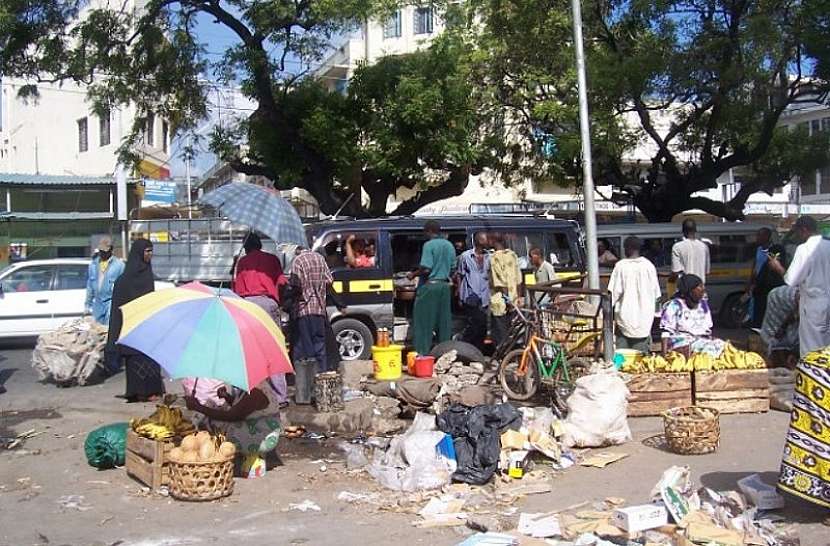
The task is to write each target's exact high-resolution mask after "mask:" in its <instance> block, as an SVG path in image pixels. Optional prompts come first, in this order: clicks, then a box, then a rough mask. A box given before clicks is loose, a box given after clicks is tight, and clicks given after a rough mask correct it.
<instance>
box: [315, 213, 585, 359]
mask: <svg viewBox="0 0 830 546" xmlns="http://www.w3.org/2000/svg"><path fill="white" fill-rule="evenodd" d="M430 219H433V220H437V221H438V222H439V224H440V225H441V231H442V234H443V236H444V237H446V238H447V239H449V241H450V242H452V243H453V245H455V247H456V251H457V254H461V252H463V251H464V250H466V249H468V248H471V246H472V241H473V237H474V236H475V235H476V233H478V232H482V231H483V232H486V233H488V234H491V233H492V234H495V233H498V234H500V235H502V236H503V237H504V239H505V241H506V243H507V247H508V248H510V249H512V250H513V251H515V252H516V254H518V256H519V262H520V264H519V265H520V266H521V267H522V271H523V272H524V274H525V275H524V276H525V282H526V283H527V282H530V283H532V282H533V274H532V270H531V264H530V258H529V253H530V250H531V249H532V248H534V247H539V248H541V249H542V250H543V251H544V253H545V256H547V257H548V259H549V260H550V261H551V262H552V263H553V264H554V267H555V268H556V271H557V273H558V274H560V276H561V277H560V278H563V277H564V278H567V277H568V276H578V275H579V273H580V272H583V271H584V263H585V259H584V252H583V250H582V245H581V241H580V231H579V228H578V225H577V224H576V223H575V222H571V221H567V220H557V219H552V218H547V217H544V216H530V215H500V216H492V215H464V216H442V217H426V216H407V217H390V218H379V219H365V220H353V219H347V220H328V221H323V222H317V223H314V224H310V225H309V226H307V233H308V238H309V244H310V245H311V248H312V250H315V251H317V252H320V253H321V254H323V256H325V258H326V262H327V263H328V265H329V267H330V269H331V271H332V275H333V277H334V289H335V290H336V291H337V292H338V293H339V294H340V296H341V299H343V302H344V303H345V304H346V305H347V310H346V314H345V315H343V314H340V313H338V312H337V311H334V310H333V309H332V310H331V311H332V326H333V329H334V332H335V336H336V338H337V341H338V343H339V345H340V352H341V356H342V358H343V359H345V360H350V359H358V358H368V357H369V354H370V350H371V345H372V343H373V340H374V333H375V332H376V330H377V329H378V328H388V329H389V330H390V332H393V336H394V338H395V339H396V340H399V341H401V340H404V339H406V338H407V334H408V330H409V328H408V326H409V320H410V318H411V316H412V306H413V300H414V295H415V294H414V290H413V289H412V288H413V287H411V286H408V285H407V284H406V281H405V280H404V279H405V276H406V273H407V272H408V271H412V270H413V269H415V268H416V267H417V266H418V263H419V261H420V256H421V247H422V246H423V244H424V242H425V241H426V236H425V234H424V231H423V228H424V224H425V223H426V222H427V221H428V220H430ZM351 236H353V239H352V240H353V241H359V245H361V246H362V247H363V248H365V249H367V250H365V251H364V252H363V253H365V254H366V255H368V256H373V258H372V260H366V261H364V264H363V265H364V267H352V266H350V265H349V264H348V263H347V241H348V240H349V238H350V237H351ZM454 300H457V298H454ZM454 305H457V301H455V303H454ZM455 310H457V309H455Z"/></svg>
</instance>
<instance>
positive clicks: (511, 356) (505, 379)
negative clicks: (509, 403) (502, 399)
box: [499, 349, 541, 400]
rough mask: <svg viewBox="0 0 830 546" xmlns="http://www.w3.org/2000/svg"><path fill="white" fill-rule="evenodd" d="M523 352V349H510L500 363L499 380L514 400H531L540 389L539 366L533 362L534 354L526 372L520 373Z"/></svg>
mask: <svg viewBox="0 0 830 546" xmlns="http://www.w3.org/2000/svg"><path fill="white" fill-rule="evenodd" d="M523 353H524V351H523V350H522V349H516V350H515V351H510V352H509V353H507V356H505V357H504V359H502V361H501V364H499V382H500V383H501V387H502V388H503V389H504V392H505V393H507V396H508V398H512V399H513V400H529V399H530V398H532V397H533V395H534V394H536V391H538V390H539V384H540V383H541V379H540V378H539V368H538V367H537V366H536V363H535V362H533V357H532V356H531V357H529V358H530V359H531V362H529V363H528V366H527V370H526V371H525V373H523V374H519V366H520V365H521V363H522V354H523Z"/></svg>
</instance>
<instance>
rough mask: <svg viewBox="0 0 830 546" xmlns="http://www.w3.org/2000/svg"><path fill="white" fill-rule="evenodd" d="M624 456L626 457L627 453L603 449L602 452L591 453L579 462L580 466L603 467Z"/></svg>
mask: <svg viewBox="0 0 830 546" xmlns="http://www.w3.org/2000/svg"><path fill="white" fill-rule="evenodd" d="M626 457H628V453H612V452H610V451H604V452H602V453H597V454H596V455H591V456H590V457H588V458H587V459H585V460H583V461H582V462H581V463H579V464H580V465H582V466H593V467H596V468H605V467H606V466H608V465H609V464H611V463H616V462H617V461H619V460H622V459H625V458H626Z"/></svg>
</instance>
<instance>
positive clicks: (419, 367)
mask: <svg viewBox="0 0 830 546" xmlns="http://www.w3.org/2000/svg"><path fill="white" fill-rule="evenodd" d="M434 366H435V357H434V356H419V357H417V358H416V359H415V373H414V374H413V375H415V377H432V370H433V367H434Z"/></svg>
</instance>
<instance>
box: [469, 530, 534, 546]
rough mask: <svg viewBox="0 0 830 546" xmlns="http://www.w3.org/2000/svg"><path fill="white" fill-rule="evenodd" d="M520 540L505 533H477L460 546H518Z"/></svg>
mask: <svg viewBox="0 0 830 546" xmlns="http://www.w3.org/2000/svg"><path fill="white" fill-rule="evenodd" d="M518 544H519V540H518V539H517V538H516V537H514V536H511V535H505V534H503V533H476V534H474V535H473V536H471V537H469V538H467V540H465V541H463V542H459V543H458V546H517V545H518Z"/></svg>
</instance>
